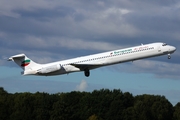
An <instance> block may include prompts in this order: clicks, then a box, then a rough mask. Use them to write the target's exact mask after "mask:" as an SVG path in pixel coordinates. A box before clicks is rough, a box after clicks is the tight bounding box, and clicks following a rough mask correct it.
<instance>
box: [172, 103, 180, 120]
mask: <svg viewBox="0 0 180 120" xmlns="http://www.w3.org/2000/svg"><path fill="white" fill-rule="evenodd" d="M173 120H180V102H178V103H177V104H176V105H175V106H174V114H173Z"/></svg>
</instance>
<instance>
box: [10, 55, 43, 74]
mask: <svg viewBox="0 0 180 120" xmlns="http://www.w3.org/2000/svg"><path fill="white" fill-rule="evenodd" d="M9 61H14V62H15V63H16V64H17V65H19V66H20V67H21V68H22V69H23V70H24V71H26V70H33V68H34V67H38V66H40V64H37V63H35V62H34V61H32V60H31V59H29V58H28V57H27V56H26V55H25V54H18V55H14V56H11V57H10V58H9Z"/></svg>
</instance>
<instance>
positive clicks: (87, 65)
mask: <svg viewBox="0 0 180 120" xmlns="http://www.w3.org/2000/svg"><path fill="white" fill-rule="evenodd" d="M70 65H72V66H74V67H77V68H79V69H80V70H85V69H88V70H91V69H95V68H98V67H102V66H103V64H70Z"/></svg>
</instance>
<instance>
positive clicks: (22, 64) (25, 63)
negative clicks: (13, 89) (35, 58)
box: [21, 59, 31, 67]
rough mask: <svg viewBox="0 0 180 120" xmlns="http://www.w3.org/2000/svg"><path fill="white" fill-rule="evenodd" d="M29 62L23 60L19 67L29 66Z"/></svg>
mask: <svg viewBox="0 0 180 120" xmlns="http://www.w3.org/2000/svg"><path fill="white" fill-rule="evenodd" d="M30 62H31V60H29V59H27V60H24V61H22V63H21V66H22V67H25V66H27V65H29V64H30Z"/></svg>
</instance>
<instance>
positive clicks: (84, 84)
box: [76, 80, 88, 91]
mask: <svg viewBox="0 0 180 120" xmlns="http://www.w3.org/2000/svg"><path fill="white" fill-rule="evenodd" d="M87 87H88V84H87V82H86V81H85V80H82V81H81V83H80V84H79V85H77V86H76V90H77V91H85V90H86V89H87Z"/></svg>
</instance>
